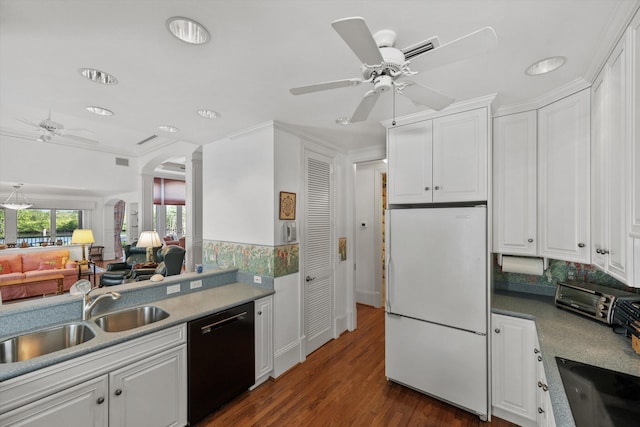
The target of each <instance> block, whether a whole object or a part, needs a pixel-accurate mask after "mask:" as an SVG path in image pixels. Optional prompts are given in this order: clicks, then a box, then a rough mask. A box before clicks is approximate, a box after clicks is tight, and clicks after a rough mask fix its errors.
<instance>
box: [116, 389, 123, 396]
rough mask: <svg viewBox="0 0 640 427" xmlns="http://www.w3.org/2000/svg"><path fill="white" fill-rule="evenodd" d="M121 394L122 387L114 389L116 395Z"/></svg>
mask: <svg viewBox="0 0 640 427" xmlns="http://www.w3.org/2000/svg"><path fill="white" fill-rule="evenodd" d="M121 394H122V389H120V388H119V389H117V390H116V391H115V395H116V396H120V395H121Z"/></svg>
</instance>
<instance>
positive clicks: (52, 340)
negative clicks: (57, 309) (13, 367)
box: [0, 323, 95, 363]
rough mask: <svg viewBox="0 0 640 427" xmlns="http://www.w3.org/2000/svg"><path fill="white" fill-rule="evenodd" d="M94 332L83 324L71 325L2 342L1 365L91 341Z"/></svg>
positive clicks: (0, 346)
mask: <svg viewBox="0 0 640 427" xmlns="http://www.w3.org/2000/svg"><path fill="white" fill-rule="evenodd" d="M93 337H95V334H94V333H93V331H92V330H91V329H90V328H89V327H88V326H87V325H85V324H83V323H69V324H66V325H61V326H56V327H54V328H49V329H44V330H40V331H35V332H30V333H28V334H24V335H19V336H16V337H13V338H9V339H6V340H4V341H2V342H0V363H12V362H21V361H23V360H29V359H33V358H34V357H38V356H44V355H45V354H49V353H53V352H54V351H58V350H63V349H65V348H69V347H73V346H75V345H78V344H82V343H84V342H87V341H89V340H90V339H92V338H93Z"/></svg>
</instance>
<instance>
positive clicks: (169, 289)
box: [167, 284, 180, 295]
mask: <svg viewBox="0 0 640 427" xmlns="http://www.w3.org/2000/svg"><path fill="white" fill-rule="evenodd" d="M178 292H180V284H177V285H171V286H167V295H171V294H177V293H178Z"/></svg>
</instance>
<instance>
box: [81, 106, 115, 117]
mask: <svg viewBox="0 0 640 427" xmlns="http://www.w3.org/2000/svg"><path fill="white" fill-rule="evenodd" d="M87 111H89V112H90V113H93V114H97V115H99V116H113V111H111V110H108V109H106V108H102V107H96V106H93V105H90V106H88V107H87Z"/></svg>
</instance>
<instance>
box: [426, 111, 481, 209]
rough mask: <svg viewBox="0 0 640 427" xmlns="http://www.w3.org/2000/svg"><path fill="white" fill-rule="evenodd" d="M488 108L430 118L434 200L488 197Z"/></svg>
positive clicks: (468, 199) (459, 200)
mask: <svg viewBox="0 0 640 427" xmlns="http://www.w3.org/2000/svg"><path fill="white" fill-rule="evenodd" d="M487 120H488V118H487V109H486V108H480V109H477V110H472V111H467V112H464V113H460V114H453V115H450V116H445V117H440V118H438V119H434V120H433V201H434V202H464V201H481V200H487V181H488V179H487V178H488V177H487V152H488V151H487V149H488V147H487V141H488V134H487Z"/></svg>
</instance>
